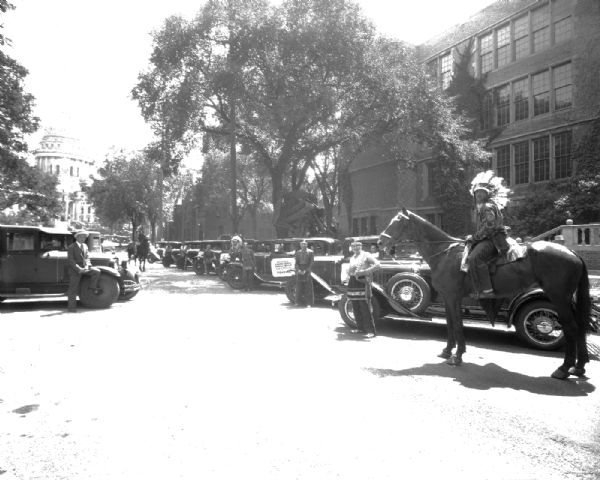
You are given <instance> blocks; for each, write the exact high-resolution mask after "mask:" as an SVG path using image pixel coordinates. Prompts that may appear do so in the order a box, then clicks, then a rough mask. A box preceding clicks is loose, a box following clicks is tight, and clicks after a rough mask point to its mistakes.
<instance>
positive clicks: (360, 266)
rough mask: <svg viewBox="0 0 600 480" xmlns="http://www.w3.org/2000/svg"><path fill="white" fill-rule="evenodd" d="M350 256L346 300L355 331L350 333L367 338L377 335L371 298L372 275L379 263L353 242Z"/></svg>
mask: <svg viewBox="0 0 600 480" xmlns="http://www.w3.org/2000/svg"><path fill="white" fill-rule="evenodd" d="M351 248H352V256H351V257H350V265H349V268H348V273H349V275H350V278H349V281H348V291H347V295H348V299H349V300H350V301H351V302H352V311H353V312H354V320H355V321H356V329H355V330H353V331H352V333H365V334H366V336H367V338H373V337H374V336H375V335H376V334H377V330H376V329H375V319H374V318H373V306H372V304H371V297H372V296H373V292H372V290H371V284H372V282H373V273H374V272H376V271H377V270H379V269H380V268H381V266H380V264H379V261H378V260H377V259H376V258H375V257H374V256H373V255H371V254H370V253H367V252H364V251H363V250H362V243H361V242H359V241H357V240H355V241H353V242H352V244H351Z"/></svg>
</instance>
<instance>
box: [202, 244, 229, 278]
mask: <svg viewBox="0 0 600 480" xmlns="http://www.w3.org/2000/svg"><path fill="white" fill-rule="evenodd" d="M209 245H210V250H211V252H212V253H213V261H212V262H211V265H210V266H209V268H208V272H207V271H206V268H205V264H204V252H205V251H206V249H207V248H208V246H209ZM230 248H231V240H200V241H199V249H198V251H197V252H196V254H195V255H194V257H193V260H194V263H193V267H194V272H196V275H205V274H207V275H208V274H210V273H215V274H217V275H219V276H222V275H223V271H222V270H223V267H224V261H225V257H223V258H221V257H222V254H223V253H226V252H228V251H229V250H230Z"/></svg>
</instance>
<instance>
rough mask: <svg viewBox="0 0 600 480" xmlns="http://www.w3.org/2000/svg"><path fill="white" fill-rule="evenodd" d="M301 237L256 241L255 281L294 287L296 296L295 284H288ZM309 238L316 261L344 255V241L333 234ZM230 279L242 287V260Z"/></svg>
mask: <svg viewBox="0 0 600 480" xmlns="http://www.w3.org/2000/svg"><path fill="white" fill-rule="evenodd" d="M301 240H303V238H283V239H271V240H260V241H255V242H253V243H252V249H253V250H254V259H255V263H256V268H255V271H254V284H255V285H260V284H265V285H273V286H277V287H280V288H285V289H286V292H288V289H290V288H291V289H292V290H291V291H290V293H289V294H290V295H293V289H294V288H295V286H292V287H288V284H289V282H290V281H293V280H294V268H295V259H294V253H295V252H296V249H298V248H299V244H300V241H301ZM306 240H307V241H308V247H309V248H310V249H312V250H313V252H314V254H315V263H316V260H317V259H321V258H323V257H327V258H329V257H331V258H333V257H336V258H337V257H340V258H341V252H342V242H340V241H339V240H336V239H334V238H330V237H310V238H306ZM313 270H314V269H313ZM317 271H318V270H317ZM317 271H315V272H317ZM316 274H317V273H315V275H316ZM227 281H228V283H229V285H230V286H231V287H232V288H241V287H242V282H241V265H239V263H236V264H235V266H234V268H232V269H231V271H230V274H229V276H228V277H227ZM293 285H295V282H293Z"/></svg>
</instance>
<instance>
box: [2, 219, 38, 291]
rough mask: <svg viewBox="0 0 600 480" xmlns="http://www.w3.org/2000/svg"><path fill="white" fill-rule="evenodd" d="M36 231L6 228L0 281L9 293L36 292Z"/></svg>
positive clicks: (4, 289)
mask: <svg viewBox="0 0 600 480" xmlns="http://www.w3.org/2000/svg"><path fill="white" fill-rule="evenodd" d="M35 233H36V232H34V231H27V230H12V231H11V230H4V232H3V236H4V238H3V239H2V242H3V247H4V248H3V252H2V256H1V257H0V283H1V285H2V290H3V291H5V292H7V293H36V291H37V288H36V287H37V285H38V278H37V273H36V267H37V262H36V250H35Z"/></svg>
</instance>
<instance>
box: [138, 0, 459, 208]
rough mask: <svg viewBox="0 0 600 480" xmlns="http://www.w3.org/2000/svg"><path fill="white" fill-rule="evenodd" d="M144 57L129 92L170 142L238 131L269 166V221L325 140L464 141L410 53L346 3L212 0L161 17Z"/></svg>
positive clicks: (401, 149) (400, 147)
mask: <svg viewBox="0 0 600 480" xmlns="http://www.w3.org/2000/svg"><path fill="white" fill-rule="evenodd" d="M232 52H233V54H234V58H233V61H232V57H231V55H232ZM150 63H151V66H150V69H149V70H148V71H147V72H145V73H143V74H141V75H140V77H139V82H138V85H137V86H136V87H135V89H134V91H133V94H134V97H135V98H136V99H137V100H138V102H139V104H140V107H141V109H142V113H143V115H144V117H145V118H146V119H147V120H148V121H150V122H152V123H153V125H155V126H156V128H157V130H158V129H159V126H160V128H162V132H163V133H164V132H167V134H168V137H169V138H170V139H171V140H172V142H174V143H182V144H186V143H190V142H193V141H197V140H198V136H199V135H200V134H201V133H204V134H206V133H210V134H213V135H220V136H227V135H230V133H231V132H232V131H233V130H235V136H236V138H237V140H238V141H239V142H240V143H241V144H242V146H243V147H244V148H245V149H247V150H248V151H250V152H252V155H253V158H255V159H256V161H257V162H259V163H260V164H261V165H262V166H263V168H264V169H266V171H267V172H268V173H269V176H270V179H271V187H272V192H271V200H272V203H273V207H274V210H275V214H274V218H278V213H279V209H280V208H281V202H282V199H283V197H284V193H285V191H286V190H291V191H297V190H299V189H300V188H302V186H303V185H305V180H306V175H307V172H308V170H309V169H310V168H311V166H313V162H314V161H315V159H317V158H319V156H320V155H322V154H324V153H325V152H328V151H329V150H330V149H332V148H336V147H339V146H341V145H345V144H346V143H349V142H357V143H360V144H362V145H368V143H369V142H370V141H381V138H382V137H386V139H384V141H389V142H390V145H396V147H397V148H396V150H395V151H394V150H392V151H391V153H390V154H391V155H397V154H405V156H404V157H403V158H402V161H406V159H407V158H408V156H409V149H408V148H407V145H409V144H410V143H413V144H414V143H423V142H426V143H428V144H429V145H433V144H435V145H443V146H445V145H452V148H454V151H455V153H456V154H464V153H465V152H466V149H467V147H466V144H464V142H462V139H461V138H460V135H458V134H459V133H460V132H459V130H460V128H459V127H458V126H457V124H458V125H459V124H460V122H458V123H457V122H456V118H455V117H453V116H452V115H451V114H450V113H449V112H450V110H449V108H450V105H449V104H448V103H445V102H444V100H443V99H441V96H440V95H439V92H437V91H436V90H434V89H431V88H429V86H428V84H427V81H426V78H425V75H424V73H423V71H422V68H421V66H420V64H419V62H418V60H417V58H416V56H415V52H414V51H413V50H412V49H411V48H409V47H407V46H406V45H404V44H402V43H399V42H395V41H391V40H388V39H384V38H379V37H378V36H377V35H376V32H375V30H374V28H373V26H372V25H371V24H370V22H368V21H367V20H366V19H365V17H364V16H363V15H362V13H361V11H360V8H359V7H358V5H357V4H355V3H353V2H352V1H351V0H308V1H303V2H300V1H298V0H289V1H286V2H284V3H283V4H282V5H281V6H280V7H277V8H269V7H268V6H267V4H266V3H265V2H263V1H259V0H255V1H253V2H241V1H239V0H238V1H234V0H231V1H228V2H224V1H217V0H213V1H209V2H208V3H207V4H206V6H205V7H204V9H203V10H202V11H201V12H200V13H199V14H198V16H197V17H196V18H195V19H194V20H192V21H190V22H186V21H184V20H183V19H181V18H177V17H172V18H170V19H168V20H167V22H166V23H165V26H164V27H163V29H162V30H161V31H160V32H158V33H157V34H155V37H154V51H153V54H152V57H151V59H150ZM232 92H234V93H232ZM232 99H234V100H235V116H232V114H231V113H232V111H233V110H232V104H231V102H232ZM164 125H167V126H168V128H163V127H164ZM428 129H429V130H428ZM392 139H394V140H393V141H392Z"/></svg>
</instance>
